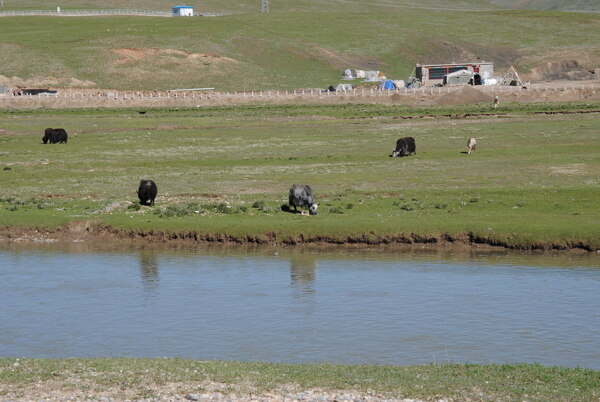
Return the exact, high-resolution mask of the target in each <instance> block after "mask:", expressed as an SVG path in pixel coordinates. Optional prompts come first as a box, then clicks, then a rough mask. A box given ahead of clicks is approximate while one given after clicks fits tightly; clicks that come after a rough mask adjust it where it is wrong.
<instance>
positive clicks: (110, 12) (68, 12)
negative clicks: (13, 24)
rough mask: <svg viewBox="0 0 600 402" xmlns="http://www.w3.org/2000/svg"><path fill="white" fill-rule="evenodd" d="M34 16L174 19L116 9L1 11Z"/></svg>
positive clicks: (163, 13)
mask: <svg viewBox="0 0 600 402" xmlns="http://www.w3.org/2000/svg"><path fill="white" fill-rule="evenodd" d="M32 15H53V16H59V17H81V16H98V15H141V16H150V17H172V16H173V13H171V12H168V11H153V10H131V9H115V10H61V11H57V10H3V11H0V17H17V16H32Z"/></svg>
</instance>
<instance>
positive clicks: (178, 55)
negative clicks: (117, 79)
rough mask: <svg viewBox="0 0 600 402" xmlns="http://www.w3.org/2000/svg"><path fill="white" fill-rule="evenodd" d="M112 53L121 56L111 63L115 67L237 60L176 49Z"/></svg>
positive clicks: (135, 49) (130, 50) (125, 49)
mask: <svg viewBox="0 0 600 402" xmlns="http://www.w3.org/2000/svg"><path fill="white" fill-rule="evenodd" d="M112 52H113V53H115V54H117V55H119V56H121V57H120V58H119V59H117V60H116V61H115V62H114V63H113V65H115V66H120V65H125V64H131V63H134V62H138V61H144V60H146V59H148V60H151V61H152V62H153V63H160V62H174V61H176V62H178V63H189V64H191V65H196V66H201V65H203V64H205V63H211V64H213V63H237V60H234V59H231V58H229V57H224V56H219V55H216V54H207V53H191V52H186V51H183V50H177V49H159V48H122V49H113V50H112Z"/></svg>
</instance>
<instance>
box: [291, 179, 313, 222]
mask: <svg viewBox="0 0 600 402" xmlns="http://www.w3.org/2000/svg"><path fill="white" fill-rule="evenodd" d="M289 202H290V207H294V211H295V212H298V207H300V208H303V207H308V213H309V214H311V215H316V214H317V208H318V207H319V206H318V205H317V203H316V202H315V200H314V198H313V192H312V188H310V186H308V185H301V184H293V185H292V187H291V188H290V198H289Z"/></svg>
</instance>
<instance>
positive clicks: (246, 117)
mask: <svg viewBox="0 0 600 402" xmlns="http://www.w3.org/2000/svg"><path fill="white" fill-rule="evenodd" d="M599 107H600V105H599V104H597V103H596V104H593V103H592V104H590V103H581V104H570V105H569V104H555V105H552V106H549V105H529V106H528V105H507V106H505V109H504V110H503V112H504V113H505V115H503V116H501V117H492V116H486V115H485V113H490V112H491V109H490V107H489V106H487V105H486V106H461V107H454V108H429V109H419V108H407V107H390V106H382V105H347V106H294V107H288V106H260V105H256V106H240V107H235V108H232V107H214V108H202V109H187V110H166V109H156V110H149V111H148V112H147V113H146V114H144V115H140V114H138V113H137V111H135V110H81V111H59V112H56V111H52V112H50V111H12V112H4V113H2V114H0V120H1V121H2V125H3V129H5V130H6V134H5V135H3V136H1V137H0V169H2V170H0V188H2V195H1V196H0V222H1V223H2V225H4V226H12V225H18V226H27V227H48V228H55V227H57V226H58V225H61V224H65V223H67V222H70V221H75V220H91V221H95V222H99V223H102V224H109V225H113V226H115V227H117V228H122V229H134V230H135V231H142V232H149V231H170V232H177V233H190V232H192V233H196V234H205V235H227V236H232V237H233V238H237V239H242V240H243V239H250V238H252V239H258V240H259V241H267V240H269V241H276V242H281V241H288V242H294V241H308V240H309V239H310V240H313V241H314V240H325V241H328V242H344V241H350V242H355V241H358V242H366V243H368V242H374V243H379V242H386V241H402V240H401V238H402V236H403V235H404V236H409V237H411V236H412V237H421V241H425V239H427V238H428V237H435V238H438V239H440V238H442V237H444V236H449V237H450V238H454V237H458V238H465V237H467V238H469V239H470V240H473V241H482V242H486V243H492V244H494V243H498V244H503V245H509V246H516V247H524V248H529V247H547V246H554V247H583V248H587V249H597V248H600V230H599V229H598V228H599V227H600V208H599V206H600V189H599V187H598V184H599V182H598V177H599V176H598V172H600V145H599V144H600V142H599V139H600V138H599V133H600V118H599V117H598V114H597V113H587V114H559V115H541V114H537V113H535V112H536V110H542V109H543V110H550V109H555V110H571V111H575V110H582V111H585V110H593V109H596V110H598V108H599ZM465 112H470V113H483V115H482V116H480V117H474V118H469V119H464V118H448V117H443V115H449V114H461V113H465ZM421 115H428V116H431V117H428V118H419V117H418V116H421ZM410 116H412V117H415V118H412V119H402V118H399V117H410ZM435 116H438V117H435ZM45 127H64V128H65V129H66V130H67V131H68V132H69V133H70V139H69V143H68V144H66V145H65V144H56V145H50V144H48V145H44V144H42V142H41V137H42V135H43V130H44V128H45ZM404 136H412V137H414V138H415V139H416V142H417V155H416V156H411V157H406V158H390V157H388V155H389V154H390V152H391V150H392V148H393V147H394V145H395V141H396V139H397V138H399V137H404ZM469 137H476V138H477V141H478V150H477V152H476V153H475V154H473V155H467V154H465V153H463V152H464V151H465V146H466V142H467V139H468V138H469ZM142 178H150V179H153V180H154V181H155V182H156V183H157V185H158V188H159V197H158V198H157V201H156V205H155V206H154V207H152V208H150V207H142V208H138V206H137V205H135V204H133V202H135V201H137V196H136V193H135V190H136V189H137V185H138V183H139V180H140V179H142ZM293 183H304V184H310V185H311V186H312V187H313V189H314V191H315V193H316V197H317V198H318V201H319V203H320V207H319V215H317V216H315V217H308V216H300V215H295V214H291V213H288V212H284V211H282V210H281V208H280V207H281V205H282V204H286V203H287V192H288V189H289V187H290V186H291V184H293Z"/></svg>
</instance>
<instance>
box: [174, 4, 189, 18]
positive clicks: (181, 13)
mask: <svg viewBox="0 0 600 402" xmlns="http://www.w3.org/2000/svg"><path fill="white" fill-rule="evenodd" d="M172 9H173V17H193V16H194V7H192V6H174V7H172Z"/></svg>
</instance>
